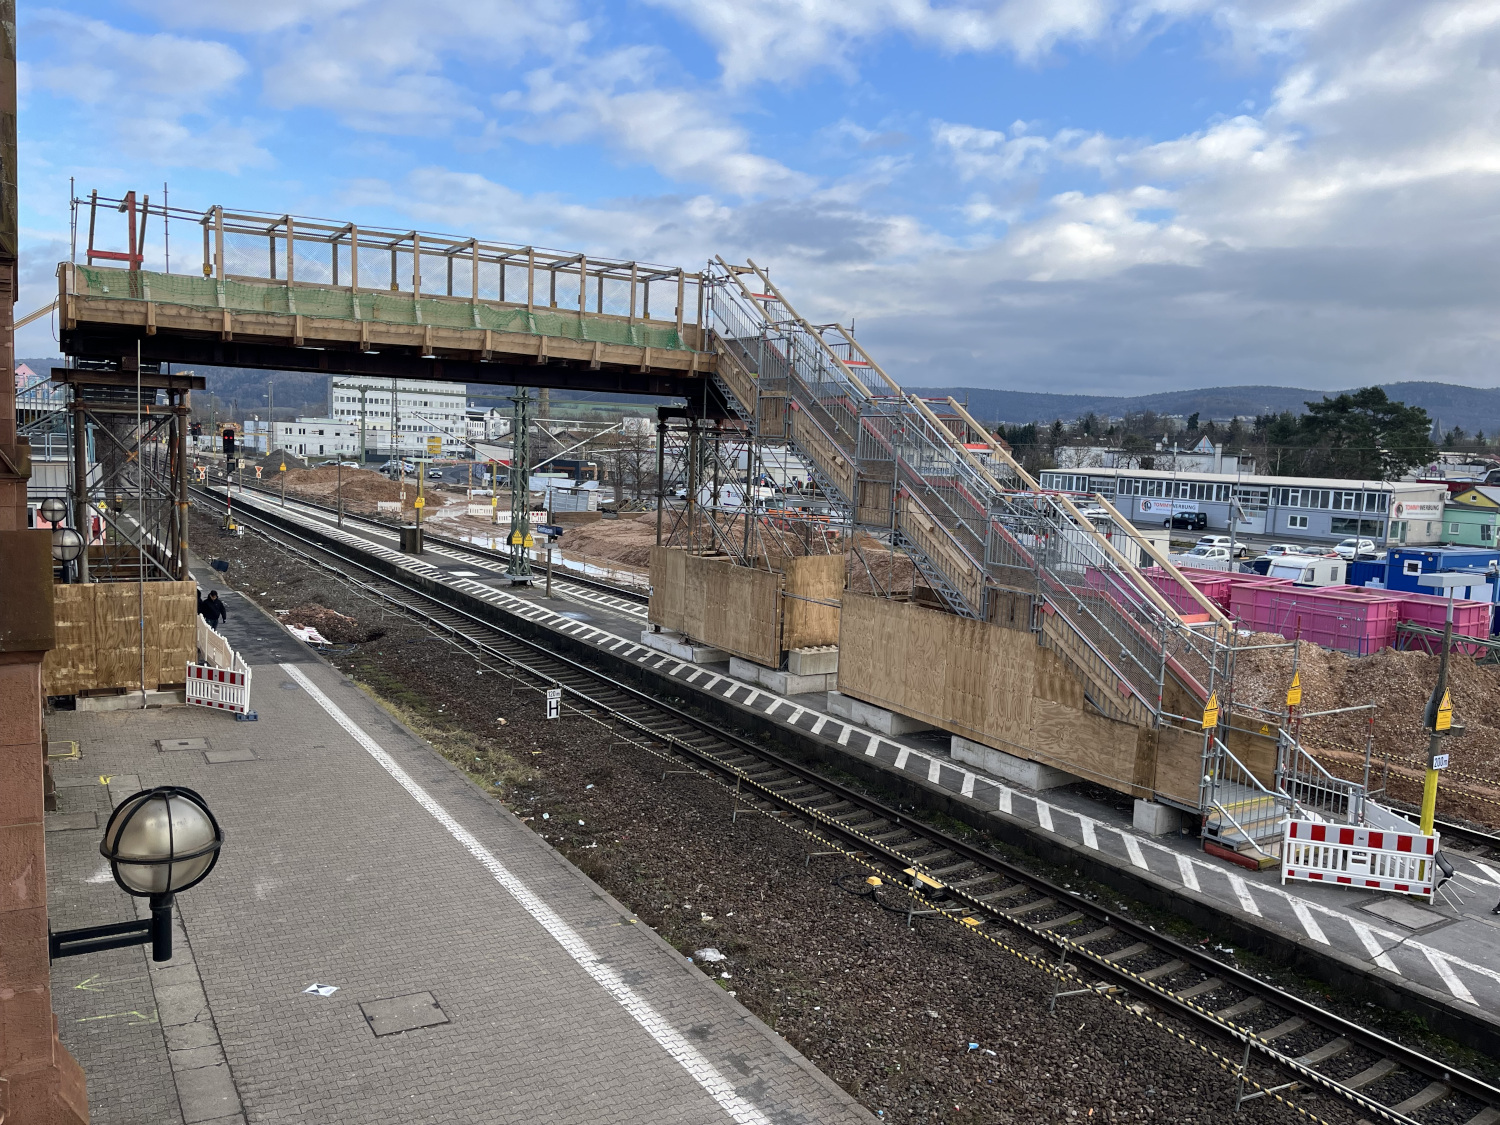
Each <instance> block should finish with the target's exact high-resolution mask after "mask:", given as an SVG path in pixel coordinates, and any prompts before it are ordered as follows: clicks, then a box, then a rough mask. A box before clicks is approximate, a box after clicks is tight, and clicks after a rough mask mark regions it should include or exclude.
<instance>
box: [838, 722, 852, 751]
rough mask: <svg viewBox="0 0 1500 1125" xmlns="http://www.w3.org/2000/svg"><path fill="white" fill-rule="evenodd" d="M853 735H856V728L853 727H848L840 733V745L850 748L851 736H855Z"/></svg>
mask: <svg viewBox="0 0 1500 1125" xmlns="http://www.w3.org/2000/svg"><path fill="white" fill-rule="evenodd" d="M853 733H854V728H853V727H851V726H848V725H846V726H845V727H844V729H843V730H841V731H839V745H840V746H848V745H849V736H850V735H851V734H853Z"/></svg>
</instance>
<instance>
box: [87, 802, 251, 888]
mask: <svg viewBox="0 0 1500 1125" xmlns="http://www.w3.org/2000/svg"><path fill="white" fill-rule="evenodd" d="M223 843H224V833H223V830H222V829H221V828H220V827H219V823H218V821H216V820H215V819H214V816H213V813H211V812H209V811H208V805H206V804H205V803H204V801H203V798H202V797H200V796H199V795H198V794H197V793H195V792H193V790H191V789H183V788H181V787H178V786H172V785H164V786H159V787H158V788H156V789H147V790H143V791H142V792H140V793H136V794H134V795H133V796H131V797H127V798H126V799H125V800H124V801H122V802H120V805H119V806H118V807H117V808H116V809H115V811H114V812H113V813H112V814H110V818H109V823H108V824H106V825H105V826H104V840H103V842H102V843H101V844H100V845H99V851H100V853H101V854H102V855H103V856H104V858H105V859H107V860H109V862H110V867H111V869H112V870H113V871H114V876H115V882H116V883H118V884H119V885H120V887H121V888H122V889H123V890H125V891H127V892H128V893H130V894H133V895H140V896H143V897H144V896H148V895H167V894H175V893H177V892H178V891H185V890H187V889H188V888H189V887H192V886H195V885H196V884H197V883H199V882H200V881H202V879H203V878H204V877H205V876H206V875H207V874H208V873H209V872H210V871H211V870H213V866H214V864H215V863H216V862H217V861H218V858H219V849H220V848H221V847H222V846H223Z"/></svg>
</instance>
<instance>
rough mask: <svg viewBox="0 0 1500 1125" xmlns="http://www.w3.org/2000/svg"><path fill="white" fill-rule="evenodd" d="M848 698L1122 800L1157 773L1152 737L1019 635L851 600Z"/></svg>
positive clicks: (842, 675) (842, 651) (846, 640)
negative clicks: (1097, 704)
mask: <svg viewBox="0 0 1500 1125" xmlns="http://www.w3.org/2000/svg"><path fill="white" fill-rule="evenodd" d="M839 690H840V691H841V692H844V693H845V694H848V695H852V696H854V697H856V698H858V699H863V700H865V701H867V702H870V703H874V704H876V705H877V706H880V707H886V708H889V709H890V710H893V711H896V712H898V713H900V714H903V715H909V716H911V717H913V718H918V719H922V720H923V721H926V722H929V723H932V724H933V725H935V726H937V727H940V728H941V729H943V730H947V731H951V732H952V733H954V734H959V735H962V736H963V737H965V738H971V739H974V740H975V741H977V742H982V743H985V744H986V745H990V746H995V747H997V748H999V749H1003V750H1005V751H1006V752H1008V753H1012V754H1017V755H1020V756H1022V757H1026V758H1030V759H1032V760H1033V761H1039V762H1045V763H1047V764H1048V765H1053V766H1056V767H1057V768H1059V769H1063V770H1066V771H1067V772H1069V773H1073V774H1077V775H1078V776H1080V777H1086V778H1089V779H1090V780H1093V781H1096V782H1098V783H1099V784H1101V785H1107V786H1109V787H1110V788H1113V789H1116V790H1119V791H1120V792H1124V793H1132V794H1136V795H1146V794H1148V793H1149V792H1150V790H1149V785H1150V783H1151V781H1150V779H1152V778H1153V777H1154V776H1155V773H1156V766H1155V762H1154V761H1153V754H1154V742H1153V740H1152V739H1151V738H1150V737H1149V731H1146V730H1145V728H1143V727H1142V726H1141V725H1139V724H1136V723H1130V722H1121V721H1117V720H1113V719H1109V718H1106V717H1105V716H1103V715H1100V714H1099V713H1098V712H1097V711H1095V710H1094V709H1093V707H1092V706H1089V705H1087V704H1086V703H1085V702H1084V700H1083V688H1082V683H1081V681H1080V680H1079V678H1078V675H1077V673H1076V672H1075V671H1074V670H1073V668H1072V667H1071V665H1069V664H1068V662H1067V661H1066V660H1064V659H1063V658H1062V657H1060V656H1059V655H1058V654H1056V653H1055V652H1052V651H1051V650H1049V649H1046V648H1043V647H1041V646H1039V645H1038V644H1037V642H1036V637H1035V636H1034V635H1033V634H1031V633H1025V632H1021V631H1019V630H1016V629H1009V628H1004V627H1000V626H995V625H991V624H988V623H985V622H979V621H973V620H970V619H966V618H961V617H957V616H955V615H953V614H948V613H942V612H939V611H935V610H929V609H924V608H922V607H920V606H917V605H914V604H912V603H907V602H892V601H887V600H884V599H881V598H873V597H867V596H864V595H860V594H853V593H845V595H844V608H843V613H842V616H841V628H840V637H839ZM1143 734H1145V735H1147V737H1145V738H1143V737H1142V735H1143ZM1195 768H1196V767H1195Z"/></svg>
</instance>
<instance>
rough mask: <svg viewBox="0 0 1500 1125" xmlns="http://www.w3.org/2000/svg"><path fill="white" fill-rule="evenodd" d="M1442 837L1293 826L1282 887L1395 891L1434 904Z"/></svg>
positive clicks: (1309, 823)
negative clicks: (1311, 885) (1303, 884)
mask: <svg viewBox="0 0 1500 1125" xmlns="http://www.w3.org/2000/svg"><path fill="white" fill-rule="evenodd" d="M1412 827H1413V828H1415V827H1416V826H1415V825H1413V826H1412ZM1439 835H1440V834H1439V833H1437V832H1434V833H1433V834H1432V835H1430V836H1427V835H1423V834H1422V833H1421V832H1417V831H1412V832H1390V831H1385V830H1382V829H1378V828H1361V827H1357V826H1354V825H1344V824H1328V823H1326V822H1324V821H1315V820H1288V821H1287V824H1286V835H1285V837H1284V839H1283V840H1282V847H1281V864H1282V866H1281V882H1282V884H1283V885H1285V884H1286V883H1287V882H1288V881H1289V880H1296V881H1298V882H1306V883H1327V884H1330V885H1333V886H1341V887H1354V888H1356V889H1358V890H1373V891H1394V892H1395V893H1397V894H1403V895H1418V896H1420V897H1422V898H1425V899H1427V900H1428V901H1429V902H1430V901H1431V900H1432V893H1433V883H1434V881H1435V879H1434V876H1435V874H1436V871H1437V864H1436V863H1435V862H1434V861H1433V857H1434V856H1435V855H1436V854H1437V848H1438V837H1439Z"/></svg>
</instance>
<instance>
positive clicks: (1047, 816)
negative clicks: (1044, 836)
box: [1035, 801, 1054, 832]
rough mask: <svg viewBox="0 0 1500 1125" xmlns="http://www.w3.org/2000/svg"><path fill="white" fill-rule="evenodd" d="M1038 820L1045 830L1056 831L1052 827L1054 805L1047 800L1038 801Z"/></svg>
mask: <svg viewBox="0 0 1500 1125" xmlns="http://www.w3.org/2000/svg"><path fill="white" fill-rule="evenodd" d="M1035 804H1036V822H1037V824H1038V825H1040V826H1041V829H1042V831H1043V832H1052V831H1054V829H1053V827H1052V806H1051V805H1049V804H1048V803H1047V802H1046V801H1036V802H1035Z"/></svg>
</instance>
